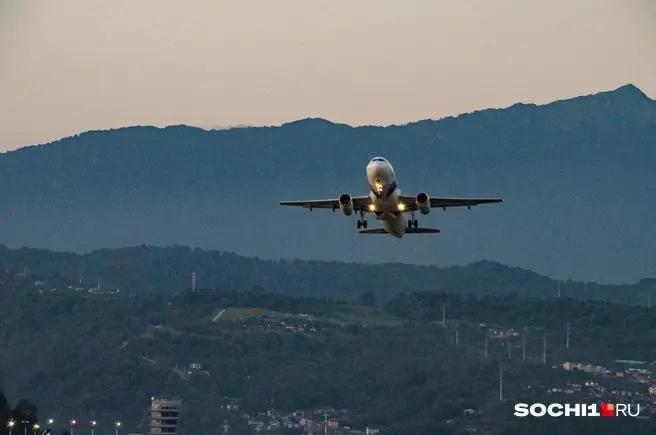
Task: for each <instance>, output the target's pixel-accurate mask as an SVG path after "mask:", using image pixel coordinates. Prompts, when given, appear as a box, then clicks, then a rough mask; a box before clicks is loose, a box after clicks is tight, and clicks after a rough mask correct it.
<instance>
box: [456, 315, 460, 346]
mask: <svg viewBox="0 0 656 435" xmlns="http://www.w3.org/2000/svg"><path fill="white" fill-rule="evenodd" d="M459 343H460V320H456V346H457V345H458V344H459Z"/></svg>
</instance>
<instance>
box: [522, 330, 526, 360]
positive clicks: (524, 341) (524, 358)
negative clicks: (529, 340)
mask: <svg viewBox="0 0 656 435" xmlns="http://www.w3.org/2000/svg"><path fill="white" fill-rule="evenodd" d="M522 361H526V326H524V333H523V334H522Z"/></svg>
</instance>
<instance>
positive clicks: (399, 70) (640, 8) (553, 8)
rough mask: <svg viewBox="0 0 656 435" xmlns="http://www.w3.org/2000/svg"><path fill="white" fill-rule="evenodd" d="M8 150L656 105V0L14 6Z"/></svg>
mask: <svg viewBox="0 0 656 435" xmlns="http://www.w3.org/2000/svg"><path fill="white" fill-rule="evenodd" d="M0 59H1V61H0V151H4V150H9V149H14V148H17V147H20V146H23V145H30V144H36V143H44V142H48V141H51V140H55V139H58V138H60V137H63V136H69V135H72V134H75V133H78V132H82V131H85V130H90V129H107V128H115V127H121V126H127V125H146V124H152V125H158V126H164V125H168V124H190V125H197V126H201V127H206V128H214V127H223V126H231V125H240V124H248V125H277V124H281V123H284V122H287V121H291V120H295V119H299V118H305V117H324V118H327V119H330V120H332V121H336V122H345V123H348V124H352V125H361V124H376V125H387V124H396V123H405V122H408V121H413V120H419V119H425V118H440V117H443V116H446V115H453V114H458V113H462V112H469V111H472V110H476V109H482V108H488V107H505V106H509V105H511V104H513V103H515V102H518V101H522V102H535V103H544V102H548V101H552V100H556V99H562V98H568V97H572V96H576V95H582V94H589V93H594V92H598V91H602V90H609V89H613V88H616V87H618V86H620V85H622V84H626V83H634V84H635V85H637V86H638V87H640V88H641V89H642V90H643V91H644V92H645V93H646V94H647V95H649V96H650V97H652V98H654V97H656V2H655V1H651V0H650V1H647V0H642V1H626V0H624V1H620V0H618V1H608V0H585V1H575V2H573V1H560V0H556V1H554V0H536V1H511V0H505V1H463V0H454V1H405V2H404V1H397V0H394V1H393V0H389V1H383V0H372V1H352V0H351V1H335V0H330V1H288V0H276V1H233V2H223V1H216V0H211V1H178V0H176V1H173V0H125V1H121V0H113V1H109V0H108V1H92V0H60V1H33V0H15V1H10V0H0Z"/></svg>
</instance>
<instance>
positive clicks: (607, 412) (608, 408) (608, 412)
mask: <svg viewBox="0 0 656 435" xmlns="http://www.w3.org/2000/svg"><path fill="white" fill-rule="evenodd" d="M601 415H602V416H603V417H615V405H613V404H612V403H602V404H601Z"/></svg>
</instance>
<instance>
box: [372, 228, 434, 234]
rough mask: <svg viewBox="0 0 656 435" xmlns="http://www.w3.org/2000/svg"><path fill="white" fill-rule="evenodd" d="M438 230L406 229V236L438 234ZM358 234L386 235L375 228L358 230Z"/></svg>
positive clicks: (382, 230)
mask: <svg viewBox="0 0 656 435" xmlns="http://www.w3.org/2000/svg"><path fill="white" fill-rule="evenodd" d="M439 232H440V230H438V229H436V228H406V230H405V233H406V234H428V233H433V234H434V233H439ZM360 234H387V231H385V230H384V229H382V228H376V229H373V230H360Z"/></svg>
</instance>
